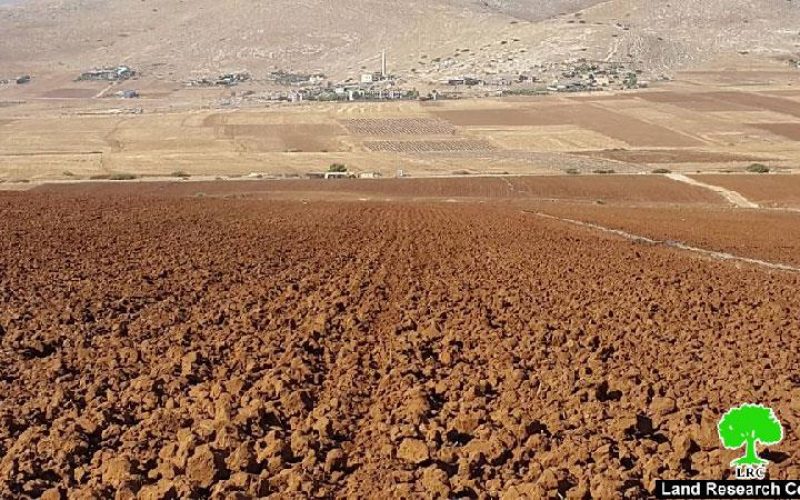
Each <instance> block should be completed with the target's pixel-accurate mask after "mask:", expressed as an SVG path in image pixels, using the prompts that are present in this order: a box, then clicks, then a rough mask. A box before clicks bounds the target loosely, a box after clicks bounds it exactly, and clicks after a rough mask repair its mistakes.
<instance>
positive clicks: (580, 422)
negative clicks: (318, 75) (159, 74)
mask: <svg viewBox="0 0 800 500" xmlns="http://www.w3.org/2000/svg"><path fill="white" fill-rule="evenodd" d="M799 290H800V277H798V276H797V275H795V274H791V273H781V272H767V271H763V270H760V269H756V268H742V269H739V268H737V267H734V266H732V265H730V264H726V263H717V262H713V261H707V260H701V259H697V258H694V257H691V256H687V255H686V254H684V253H681V252H678V251H674V250H670V249H663V248H654V247H647V246H643V245H637V244H633V243H631V242H628V241H623V240H620V239H616V238H613V237H610V236H606V235H602V234H597V233H595V232H592V231H589V230H584V229H582V228H576V227H572V226H569V225H564V224H561V223H559V222H557V221H550V220H543V219H539V218H536V217H533V216H531V215H530V214H524V213H521V212H520V211H519V210H518V209H514V208H511V207H508V206H506V207H502V206H498V205H493V204H490V203H487V204H482V205H481V204H477V203H476V204H444V203H403V202H396V203H358V202H352V203H322V202H320V203H300V202H288V201H287V202H278V201H263V200H242V199H215V198H168V197H158V196H150V197H142V196H133V195H126V194H125V193H124V191H121V192H118V193H116V194H102V195H101V194H97V195H91V194H74V193H73V194H69V193H68V192H62V193H47V194H42V193H16V194H14V193H4V194H0V496H2V497H37V496H42V497H43V498H49V499H54V498H119V499H127V498H142V499H157V498H177V497H181V498H186V497H195V498H201V497H211V498H250V497H257V496H273V497H275V498H294V497H296V498H306V497H320V498H331V497H345V496H350V497H392V498H418V497H430V498H446V497H466V498H520V497H530V498H548V497H549V498H559V497H565V498H576V499H582V498H604V499H612V498H642V497H648V496H649V493H648V491H649V490H650V489H651V488H652V487H653V482H654V480H655V479H656V478H675V479H677V478H692V477H699V478H715V477H716V478H719V477H728V476H729V475H730V469H729V467H728V463H729V462H730V461H731V460H732V459H733V458H735V457H736V456H737V453H738V452H736V451H728V450H724V449H723V448H722V446H721V444H720V442H719V439H718V437H717V435H716V425H717V422H718V420H719V418H720V416H721V414H722V413H723V412H724V411H726V410H727V409H729V408H730V407H731V406H734V405H738V404H740V403H743V402H760V403H764V404H767V405H770V406H771V407H773V408H774V409H775V411H776V413H777V415H778V417H779V418H780V419H781V421H782V423H783V426H784V429H785V439H784V441H783V442H782V443H781V444H780V445H778V446H773V447H770V448H769V451H764V452H762V455H763V456H765V457H767V458H769V459H770V460H772V461H773V464H772V465H771V466H770V469H769V470H770V475H771V476H772V477H774V478H784V479H785V478H790V477H794V478H796V477H798V476H800V438H799V437H798V435H797V429H798V425H800V405H798V401H800V377H798V371H797V366H798V362H799V361H800V354H798V353H800V325H799V324H798V310H797V304H798V299H800V292H799Z"/></svg>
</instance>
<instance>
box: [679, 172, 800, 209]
mask: <svg viewBox="0 0 800 500" xmlns="http://www.w3.org/2000/svg"><path fill="white" fill-rule="evenodd" d="M692 177H694V178H695V179H697V180H699V181H701V182H705V183H707V184H713V185H717V186H722V187H724V188H726V189H731V190H733V191H736V192H738V193H740V194H742V195H743V196H744V197H745V198H747V199H748V200H750V201H753V202H755V203H758V204H759V205H762V206H768V207H788V208H800V175H693V176H692Z"/></svg>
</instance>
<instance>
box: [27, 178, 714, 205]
mask: <svg viewBox="0 0 800 500" xmlns="http://www.w3.org/2000/svg"><path fill="white" fill-rule="evenodd" d="M37 190H39V191H43V192H53V193H64V192H66V193H72V194H83V195H96V194H113V195H120V194H123V193H133V194H136V195H148V196H152V195H157V196H237V195H240V196H243V195H250V196H259V195H265V196H273V195H274V196H278V195H284V196H285V197H289V198H293V199H300V198H303V197H305V196H312V197H315V198H317V199H319V198H325V197H330V196H331V195H334V194H339V195H349V196H351V197H380V198H381V199H386V198H388V199H404V198H411V199H421V198H436V199H449V198H478V199H483V200H512V199H561V200H580V201H588V202H596V201H598V200H602V201H605V202H611V203H619V202H642V203H658V204H663V203H667V204H674V203H679V204H687V203H690V204H716V205H722V204H724V200H723V199H722V198H721V197H720V196H718V195H716V194H715V193H713V192H710V191H709V190H707V189H703V188H697V187H694V186H688V185H686V184H682V183H678V182H675V181H672V180H669V179H666V178H664V177H661V176H641V175H635V176H625V175H615V176H574V177H572V176H571V177H567V176H552V177H548V176H536V177H513V176H510V177H474V178H468V177H456V178H441V179H381V180H264V181H251V180H248V181H225V182H184V181H173V182H142V183H133V184H128V183H125V184H120V183H102V184H94V183H81V184H66V185H65V184H50V185H44V186H42V187H40V188H37ZM314 195H315V196H314Z"/></svg>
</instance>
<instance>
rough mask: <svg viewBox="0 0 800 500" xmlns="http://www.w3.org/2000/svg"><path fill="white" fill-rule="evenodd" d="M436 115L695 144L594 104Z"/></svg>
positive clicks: (632, 140)
mask: <svg viewBox="0 0 800 500" xmlns="http://www.w3.org/2000/svg"><path fill="white" fill-rule="evenodd" d="M436 115H437V116H439V117H441V118H443V119H445V120H449V121H451V122H453V123H454V124H456V125H461V126H519V125H527V126H534V125H535V126H549V125H576V126H579V127H582V128H585V129H588V130H592V131H595V132H597V133H600V134H603V135H605V136H607V137H611V138H614V139H617V140H621V141H624V142H626V143H628V144H630V145H631V146H637V147H667V148H669V147H693V146H701V145H702V144H703V143H702V142H701V141H699V140H698V139H696V138H694V137H690V136H688V135H684V134H681V133H679V132H676V131H673V130H670V129H668V128H665V127H662V126H659V125H656V124H653V123H649V122H646V121H643V120H639V119H637V118H634V117H632V116H627V115H624V114H621V113H616V112H613V111H609V110H607V109H604V108H602V107H599V106H595V105H592V104H575V105H556V106H553V105H548V106H537V107H531V108H530V109H521V110H500V109H497V110H483V111H475V110H470V111H442V112H436Z"/></svg>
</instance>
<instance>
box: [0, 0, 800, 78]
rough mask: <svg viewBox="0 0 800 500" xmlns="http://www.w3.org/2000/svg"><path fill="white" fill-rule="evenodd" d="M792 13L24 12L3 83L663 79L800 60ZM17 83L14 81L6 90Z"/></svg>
mask: <svg viewBox="0 0 800 500" xmlns="http://www.w3.org/2000/svg"><path fill="white" fill-rule="evenodd" d="M799 21H800V5H798V2H796V1H791V0H704V1H702V2H698V1H696V0H670V1H668V2H665V1H663V0H608V1H601V0H547V1H545V0H408V1H406V2H403V3H398V2H393V1H389V0H352V1H350V2H347V3H346V4H344V3H341V2H334V1H333V0H272V1H270V2H265V1H257V0H224V1H219V0H193V1H192V2H184V1H182V0H160V1H158V2H156V1H154V0H15V2H14V3H12V4H11V5H10V6H9V5H5V6H1V7H0V33H3V36H2V39H0V72H2V73H7V72H8V73H12V74H13V73H19V72H37V71H38V72H40V73H42V72H47V71H54V72H55V71H60V72H64V71H70V72H74V71H79V70H81V69H86V68H90V67H95V66H101V65H109V64H119V63H127V64H130V65H132V66H134V67H136V68H138V69H139V70H141V71H143V72H145V73H149V74H151V75H153V76H157V77H163V78H166V79H174V80H182V79H186V78H189V77H191V76H197V75H200V74H215V73H218V72H222V71H229V70H248V71H250V72H251V73H253V74H254V75H261V74H265V73H266V72H268V71H273V70H277V69H282V70H296V71H322V72H324V73H326V74H328V75H330V76H332V77H336V78H344V77H353V76H357V75H358V73H360V72H361V71H362V70H363V69H370V70H372V69H377V67H378V54H379V52H380V50H382V49H387V50H388V53H389V69H390V70H391V71H392V72H394V73H396V74H400V75H403V76H405V77H407V78H413V77H414V76H415V75H416V76H417V77H420V78H441V77H442V76H449V75H453V74H492V73H502V72H516V71H525V70H527V69H529V68H530V67H531V66H532V65H536V64H546V63H549V62H554V61H563V60H574V59H578V58H582V57H585V58H588V59H604V60H613V61H617V60H619V61H625V62H627V63H629V64H631V65H632V66H635V67H637V68H641V69H643V70H645V71H647V72H651V73H653V74H661V73H668V72H670V71H672V70H674V69H677V68H683V67H689V66H697V65H701V64H702V63H705V62H707V61H710V60H713V59H714V58H715V56H716V55H717V54H721V53H731V54H735V53H736V52H743V51H747V52H749V53H751V54H753V55H756V56H759V57H778V56H782V57H788V56H790V55H792V54H794V53H795V52H796V51H797V48H798V42H800V37H799V36H798V29H797V26H798V22H799ZM3 76H7V75H3V74H0V77H3Z"/></svg>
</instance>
